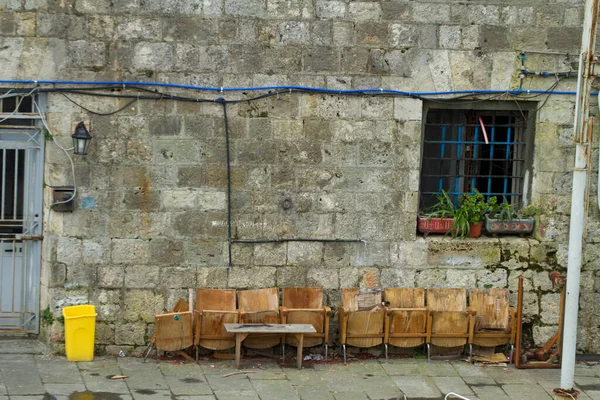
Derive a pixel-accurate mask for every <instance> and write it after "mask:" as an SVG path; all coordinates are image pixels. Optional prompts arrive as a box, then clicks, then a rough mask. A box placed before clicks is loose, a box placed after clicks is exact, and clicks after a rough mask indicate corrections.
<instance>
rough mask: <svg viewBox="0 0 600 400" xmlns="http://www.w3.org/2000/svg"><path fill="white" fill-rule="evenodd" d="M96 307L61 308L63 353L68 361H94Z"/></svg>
mask: <svg viewBox="0 0 600 400" xmlns="http://www.w3.org/2000/svg"><path fill="white" fill-rule="evenodd" d="M96 315H98V314H96V307H94V306H91V305H83V306H72V307H64V308H63V317H65V351H66V353H67V360H69V361H92V360H93V359H94V336H95V334H96Z"/></svg>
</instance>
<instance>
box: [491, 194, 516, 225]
mask: <svg viewBox="0 0 600 400" xmlns="http://www.w3.org/2000/svg"><path fill="white" fill-rule="evenodd" d="M490 217H491V218H493V219H499V220H500V221H511V220H514V219H517V218H519V213H518V212H517V210H516V209H515V206H514V205H513V204H510V203H509V202H508V201H507V200H506V197H504V198H503V200H502V203H500V204H496V205H495V206H494V207H492V209H491V211H490Z"/></svg>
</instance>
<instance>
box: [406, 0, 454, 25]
mask: <svg viewBox="0 0 600 400" xmlns="http://www.w3.org/2000/svg"><path fill="white" fill-rule="evenodd" d="M412 18H413V20H414V21H415V22H420V23H426V24H440V23H444V22H449V21H450V5H448V4H439V3H436V4H434V3H412Z"/></svg>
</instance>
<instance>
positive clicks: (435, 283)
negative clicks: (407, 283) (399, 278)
mask: <svg viewBox="0 0 600 400" xmlns="http://www.w3.org/2000/svg"><path fill="white" fill-rule="evenodd" d="M416 287H422V288H429V287H431V288H443V287H448V284H447V281H446V270H443V269H437V268H436V269H425V270H422V271H417V274H416Z"/></svg>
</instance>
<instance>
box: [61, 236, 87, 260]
mask: <svg viewBox="0 0 600 400" xmlns="http://www.w3.org/2000/svg"><path fill="white" fill-rule="evenodd" d="M82 247H83V246H82V241H81V239H76V238H70V237H59V238H58V240H57V244H56V261H58V262H60V263H64V264H66V265H67V266H75V265H77V264H81V263H82V261H83V259H82V257H83V252H82V250H83V248H82Z"/></svg>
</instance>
